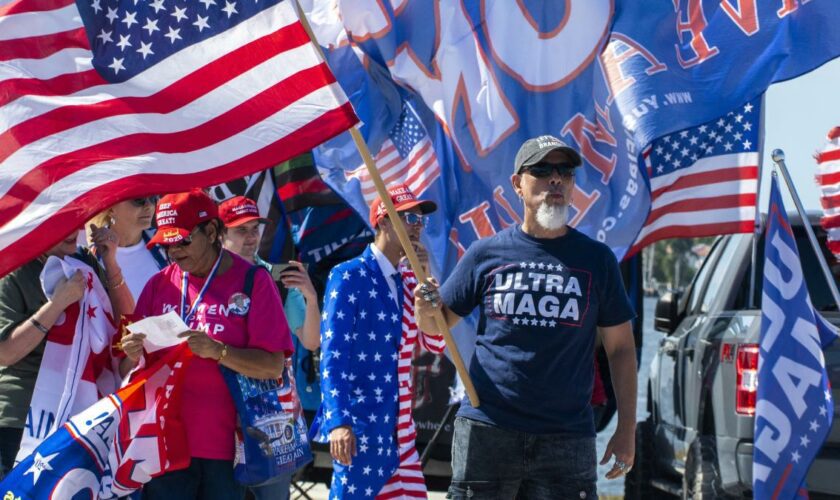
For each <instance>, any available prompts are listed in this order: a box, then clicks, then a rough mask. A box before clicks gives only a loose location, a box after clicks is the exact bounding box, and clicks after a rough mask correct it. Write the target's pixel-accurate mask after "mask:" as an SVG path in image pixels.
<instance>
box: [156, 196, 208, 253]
mask: <svg viewBox="0 0 840 500" xmlns="http://www.w3.org/2000/svg"><path fill="white" fill-rule="evenodd" d="M218 217H219V209H218V208H217V207H216V202H215V201H213V199H212V198H210V197H209V196H207V194H205V193H204V191H202V190H200V189H193V190H192V191H187V192H186V193H175V194H168V195H166V196H164V197H163V198H161V199H160V201H158V204H157V210H155V221H156V222H157V232H155V235H154V236H152V239H150V240H149V243H148V244H147V245H146V246H147V247H149V248H151V247H153V246H155V245H158V244H159V245H172V244H173V243H178V242H180V241H181V240H183V239H184V238H186V237H188V236H189V235H190V233H191V232H192V230H193V229H195V226H197V225H199V224H201V223H202V222H205V221H208V220H213V219H216V218H218Z"/></svg>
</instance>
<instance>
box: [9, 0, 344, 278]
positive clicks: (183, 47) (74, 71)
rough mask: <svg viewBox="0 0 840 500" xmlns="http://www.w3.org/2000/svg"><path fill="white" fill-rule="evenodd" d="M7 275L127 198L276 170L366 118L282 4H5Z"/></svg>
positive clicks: (177, 0) (29, 0)
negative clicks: (358, 113) (357, 114)
mask: <svg viewBox="0 0 840 500" xmlns="http://www.w3.org/2000/svg"><path fill="white" fill-rule="evenodd" d="M0 62H2V64H0V253H2V254H3V259H2V260H0V276H1V275H3V274H6V273H7V272H9V271H10V270H12V269H14V268H15V267H17V266H19V265H21V264H23V263H24V262H26V261H27V260H29V259H31V258H33V257H34V256H36V255H38V254H40V253H42V252H44V251H45V250H47V249H48V248H49V247H50V246H51V245H53V244H55V243H56V242H57V241H58V240H60V239H61V238H63V237H65V236H66V235H67V234H68V232H70V231H71V230H73V229H74V228H78V227H80V226H81V225H82V223H83V221H85V220H86V219H87V218H89V217H90V216H92V215H93V214H95V213H97V212H99V211H101V210H103V209H105V208H106V207H108V206H110V205H112V204H114V203H115V202H118V201H120V200H123V199H126V198H130V197H137V196H143V195H149V194H158V193H165V192H174V191H182V190H186V189H188V188H191V187H195V186H209V185H212V184H217V183H219V182H225V181H228V180H230V179H234V178H238V177H242V176H244V175H246V174H249V173H253V172H256V171H259V170H262V169H266V168H269V167H272V166H274V165H276V164H278V163H280V162H281V161H283V160H285V159H287V158H290V157H292V156H295V155H297V154H299V153H301V152H303V151H306V150H309V149H311V148H312V147H314V146H316V145H317V144H319V143H321V142H323V141H324V140H326V139H328V138H330V137H332V136H334V135H336V134H338V133H340V132H342V131H343V130H346V129H347V128H349V127H350V126H352V125H353V124H354V123H355V122H356V120H357V118H356V117H355V114H354V113H353V111H352V108H351V106H350V104H349V102H348V101H347V98H346V97H345V96H344V94H343V92H342V91H341V89H340V87H339V86H338V84H337V83H336V81H335V78H334V77H333V75H332V74H331V73H330V71H329V69H328V68H327V66H326V64H325V63H324V62H323V60H322V59H321V58H320V56H319V55H318V53H317V52H316V50H315V48H314V47H313V46H312V44H311V43H310V40H309V37H308V36H307V34H306V32H305V31H304V29H303V27H302V26H301V24H300V22H299V20H298V18H297V16H296V13H295V10H294V6H293V4H291V3H289V2H288V1H282V2H281V1H278V0H256V1H255V0H200V1H193V0H148V1H147V0H144V1H140V2H138V1H137V0H80V1H79V2H78V3H76V2H73V1H72V0H14V1H12V2H10V3H6V4H5V5H3V6H2V7H0Z"/></svg>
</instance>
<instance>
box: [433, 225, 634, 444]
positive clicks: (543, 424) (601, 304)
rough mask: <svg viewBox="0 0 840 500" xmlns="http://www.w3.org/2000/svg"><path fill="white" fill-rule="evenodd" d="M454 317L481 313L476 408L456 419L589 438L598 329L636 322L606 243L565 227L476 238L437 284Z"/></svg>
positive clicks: (474, 365) (466, 407)
mask: <svg viewBox="0 0 840 500" xmlns="http://www.w3.org/2000/svg"><path fill="white" fill-rule="evenodd" d="M440 292H441V296H442V298H443V301H444V303H446V305H447V306H448V307H449V308H450V309H451V310H452V311H453V312H454V313H456V314H458V315H459V316H462V317H463V316H468V315H470V314H471V313H472V311H473V310H474V309H475V308H476V307H478V306H480V308H479V323H478V329H477V330H478V331H477V333H478V335H477V338H476V349H475V353H474V354H473V358H472V361H471V364H470V377H471V378H472V381H473V384H474V385H475V388H476V391H477V392H478V396H479V399H480V401H481V404H480V406H479V408H473V407H472V406H471V405H470V404H469V401H468V400H467V399H465V400H464V402H463V403H462V405H461V408H460V410H459V411H458V416H462V417H466V418H470V419H474V420H479V421H482V422H487V423H490V424H493V425H497V426H499V427H502V428H507V429H511V430H518V431H522V432H529V433H537V434H545V433H560V434H571V435H578V436H592V435H594V434H595V428H594V424H593V421H592V410H591V408H590V404H589V402H590V399H591V397H592V385H593V381H594V346H595V337H596V332H597V330H596V327H598V326H600V327H608V326H615V325H619V324H621V323H624V322H626V321H629V320H631V319H633V318H634V317H635V313H634V311H633V308H632V306H631V305H630V301H629V299H628V297H627V293H626V291H625V289H624V286H623V283H622V280H621V274H620V271H619V268H618V262H617V261H616V259H615V256H614V255H613V253H612V251H611V250H610V249H609V247H607V246H606V245H603V244H601V243H598V242H596V241H594V240H592V239H591V238H589V237H587V236H585V235H584V234H582V233H580V232H579V231H577V230H575V229H572V228H569V230H568V232H567V233H566V235H564V236H562V237H560V238H554V239H539V238H534V237H532V236H530V235H528V234H525V233H524V232H523V231H522V229H521V228H520V227H519V226H514V227H510V228H508V229H505V230H504V231H501V232H499V233H498V234H496V235H495V236H492V237H490V238H486V239H483V240H480V241H477V242H475V243H474V244H473V245H472V246H471V247H470V248H469V250H468V251H467V252H466V253H465V254H464V256H463V257H462V258H461V260H460V261H459V262H458V265H457V266H456V267H455V270H454V271H453V273H452V275H451V276H450V277H449V279H447V280H446V283H444V284H443V286H442V287H441V290H440Z"/></svg>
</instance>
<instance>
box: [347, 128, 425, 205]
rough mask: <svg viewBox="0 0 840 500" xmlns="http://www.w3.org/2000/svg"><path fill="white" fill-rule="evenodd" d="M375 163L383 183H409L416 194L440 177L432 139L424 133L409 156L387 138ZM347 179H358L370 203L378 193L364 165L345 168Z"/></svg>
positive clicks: (393, 184) (418, 194)
mask: <svg viewBox="0 0 840 500" xmlns="http://www.w3.org/2000/svg"><path fill="white" fill-rule="evenodd" d="M375 160H376V167H377V168H378V169H379V173H380V175H382V180H383V181H385V185H386V186H395V185H397V184H406V185H408V187H409V189H411V192H412V193H414V194H415V196H417V197H420V196H422V195H423V193H424V192H425V191H426V190H427V189H428V188H429V186H430V185H431V184H432V183H433V182H434V181H435V180H436V179H437V178H438V177H440V163H438V159H437V154H436V153H435V148H434V146H433V145H432V141H430V140H429V137H428V136H426V137H424V138H423V139H422V140H420V141H419V142H418V143H417V144H416V145H415V146H414V148H413V149H412V150H411V152H410V153H409V155H408V157H406V158H403V157H401V156H400V153H399V151H397V147H396V146H394V143H393V142H391V139H387V140H386V141H385V142H384V143H383V144H382V148H381V149H380V150H379V154H377V155H376V158H375ZM345 176H346V177H347V179H348V180H349V179H358V180H359V182H360V183H361V187H362V196H364V198H365V202H367V204H368V205H370V204H371V203H372V202H373V200H374V199H375V198H376V197H377V196H378V195H377V193H376V186H374V184H373V180H372V179H371V178H370V174H369V173H368V171H367V167H365V166H364V165H362V166H361V167H359V168H357V169H355V170H351V171H350V172H345Z"/></svg>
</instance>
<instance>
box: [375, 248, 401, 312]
mask: <svg viewBox="0 0 840 500" xmlns="http://www.w3.org/2000/svg"><path fill="white" fill-rule="evenodd" d="M370 250H371V251H372V252H373V256H374V257H376V262H377V263H378V264H379V269H381V270H382V274H384V275H385V281H386V282H387V283H388V288H390V289H391V297H392V298H393V299H394V300H395V301H396V302H397V305H398V306H401V303H400V299H401V298H402V297H401V296H400V295H397V282H396V281H394V274H396V272H397V269H396V268H395V267H394V265H393V264H391V261H390V260H388V257H385V254H384V253H382V250H380V249H379V247H377V246H376V245H375V244H373V243H371V244H370Z"/></svg>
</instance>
